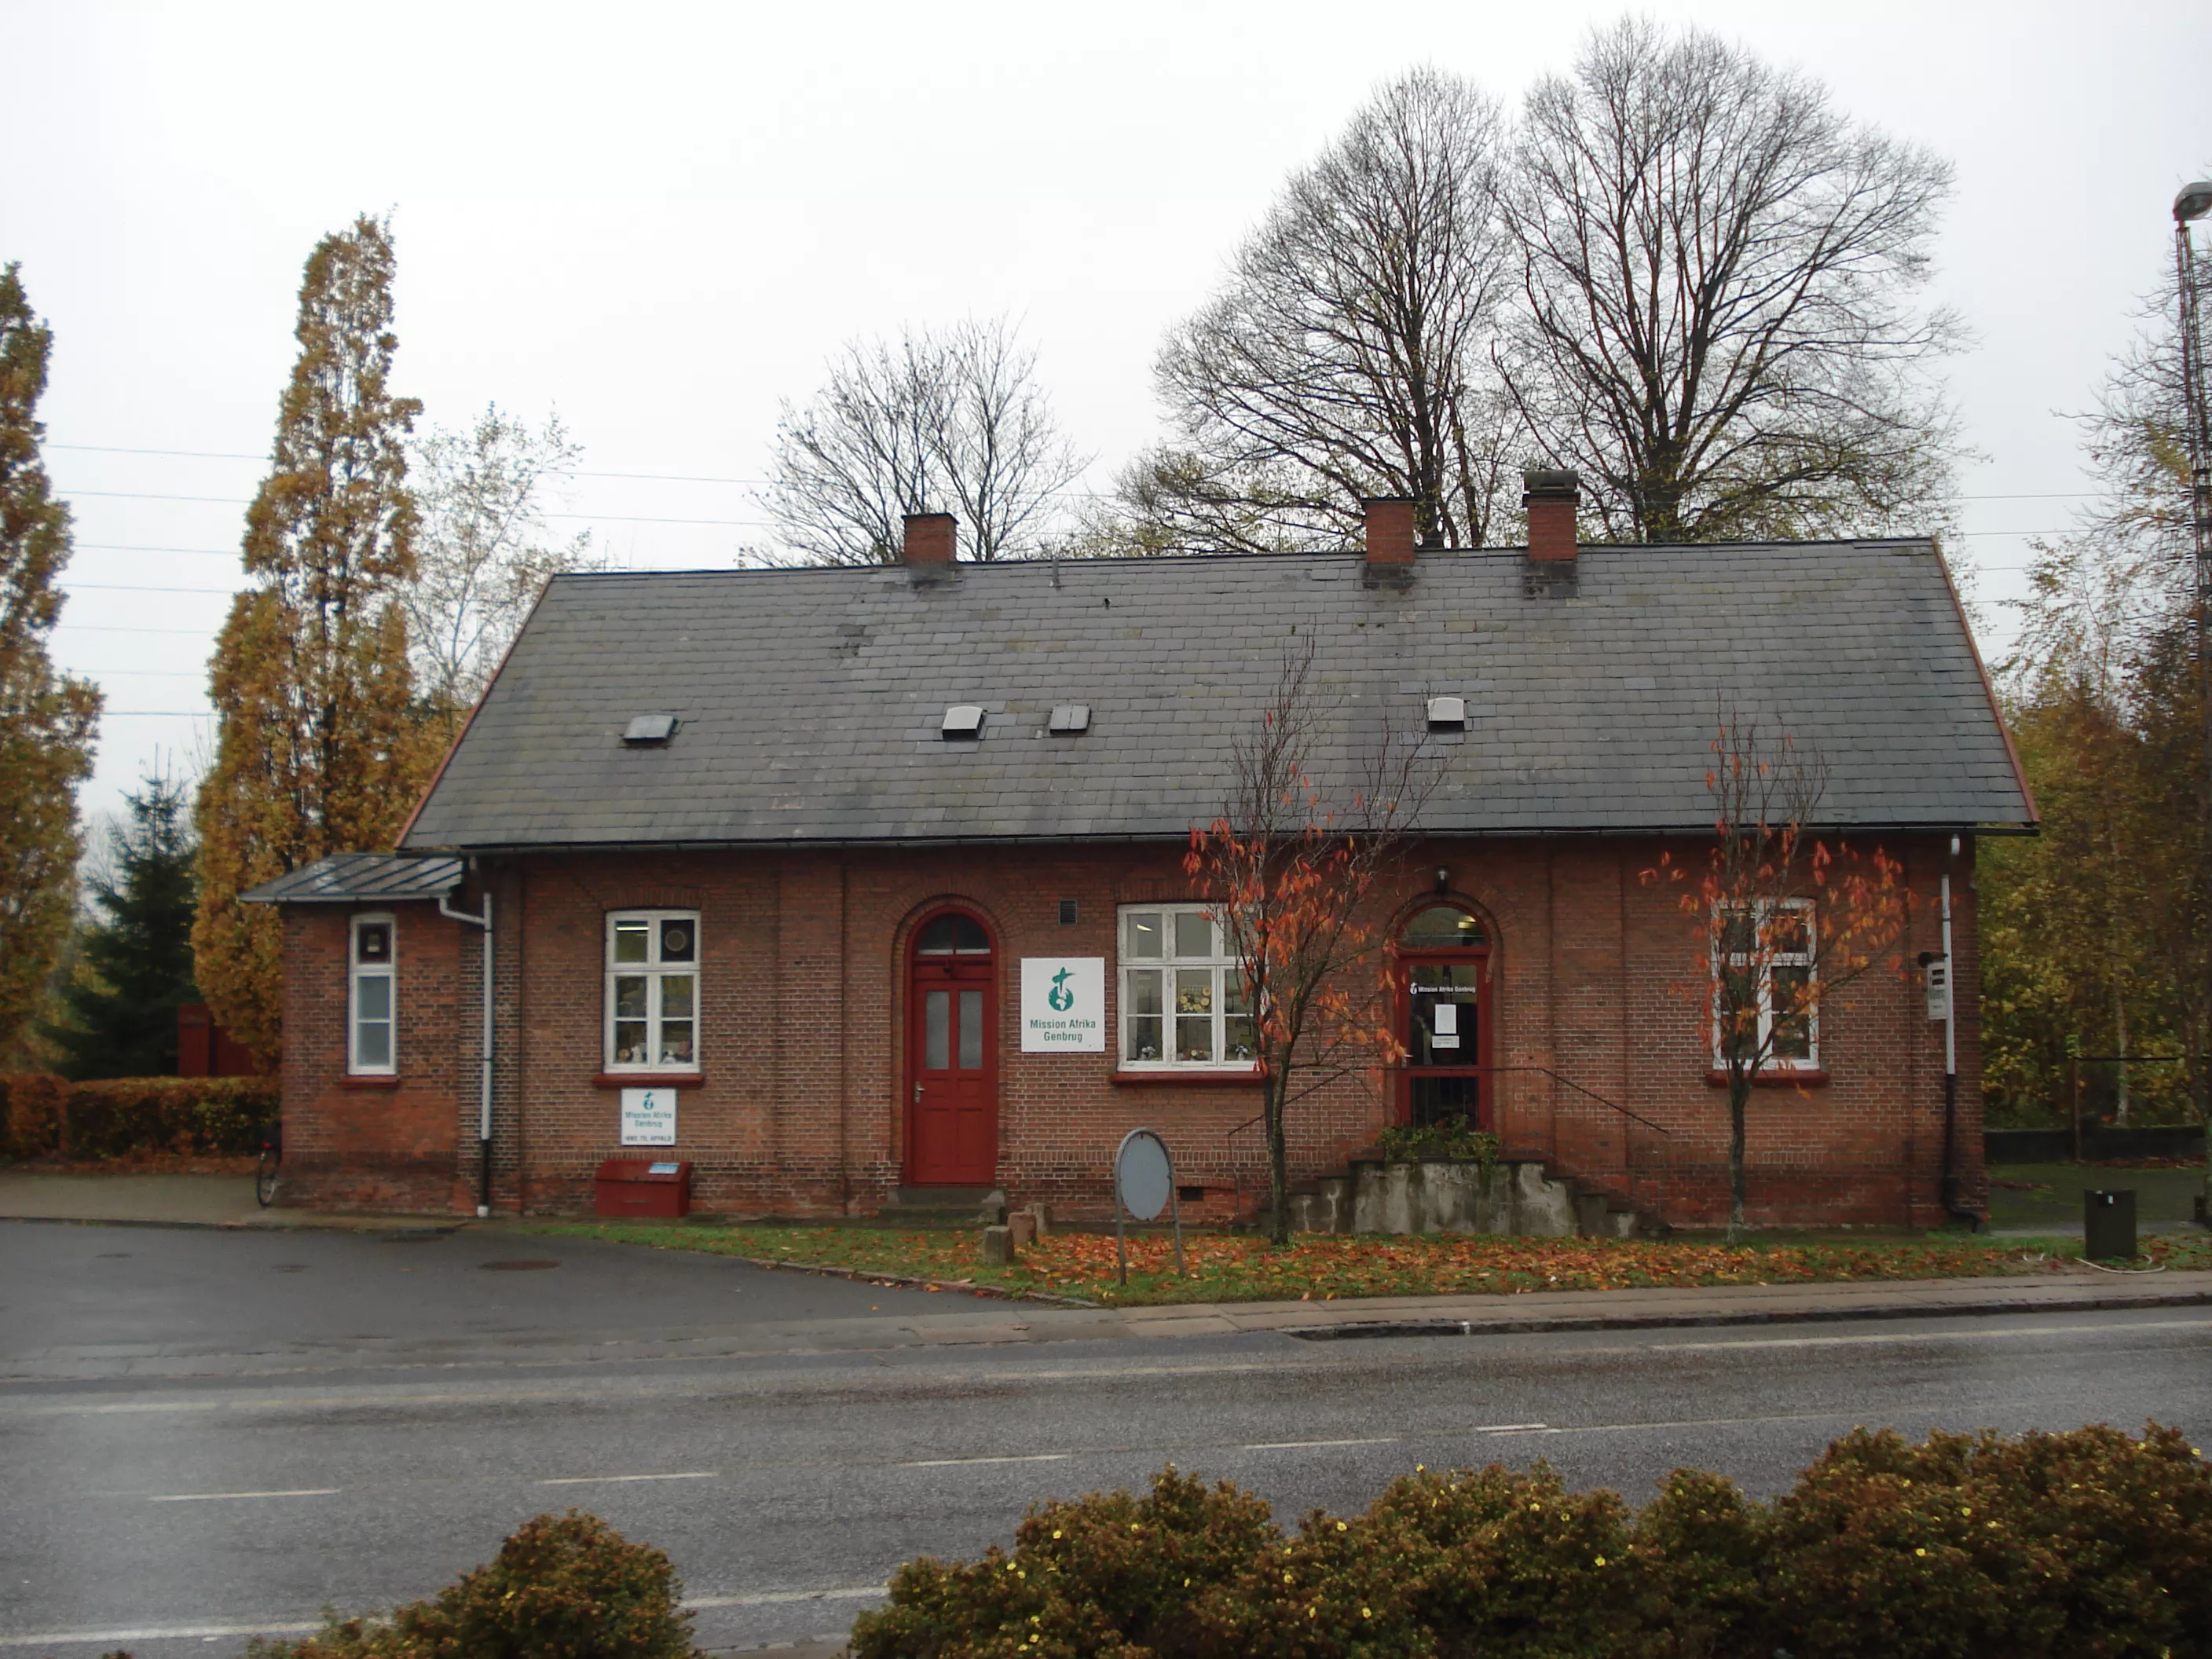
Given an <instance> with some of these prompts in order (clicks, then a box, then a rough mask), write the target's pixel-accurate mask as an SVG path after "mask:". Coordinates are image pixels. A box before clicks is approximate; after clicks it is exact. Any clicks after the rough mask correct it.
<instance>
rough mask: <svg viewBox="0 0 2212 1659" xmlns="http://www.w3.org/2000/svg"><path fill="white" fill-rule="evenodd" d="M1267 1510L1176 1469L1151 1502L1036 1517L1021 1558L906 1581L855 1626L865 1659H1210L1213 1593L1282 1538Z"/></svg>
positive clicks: (1036, 1513) (858, 1654)
mask: <svg viewBox="0 0 2212 1659" xmlns="http://www.w3.org/2000/svg"><path fill="white" fill-rule="evenodd" d="M1279 1536H1280V1534H1279V1533H1278V1532H1277V1531H1276V1529H1275V1527H1274V1525H1273V1522H1270V1521H1269V1520H1268V1518H1267V1504H1266V1503H1265V1502H1263V1501H1262V1500H1261V1499H1260V1498H1253V1497H1250V1496H1249V1495H1247V1494H1245V1493H1243V1492H1238V1491H1237V1489H1236V1488H1235V1487H1234V1486H1230V1485H1229V1484H1228V1483H1227V1482H1226V1481H1224V1482H1223V1483H1222V1484H1221V1485H1219V1486H1215V1487H1214V1488H1212V1490H1211V1491H1208V1490H1207V1489H1206V1486H1204V1485H1202V1484H1201V1483H1200V1482H1199V1481H1197V1480H1192V1479H1191V1478H1190V1477H1189V1476H1188V1475H1183V1474H1177V1473H1176V1470H1175V1469H1174V1468H1173V1467H1172V1466H1170V1468H1167V1469H1165V1470H1164V1471H1163V1472H1162V1473H1160V1474H1158V1475H1155V1476H1154V1477H1153V1478H1152V1492H1151V1493H1150V1494H1149V1495H1148V1496H1146V1497H1144V1498H1135V1497H1132V1496H1131V1495H1130V1494H1129V1493H1128V1492H1108V1493H1093V1494H1092V1495H1091V1497H1089V1498H1083V1499H1082V1500H1080V1501H1079V1502H1077V1503H1073V1504H1067V1503H1050V1504H1042V1505H1040V1506H1039V1507H1037V1508H1035V1509H1032V1510H1030V1512H1029V1514H1028V1515H1027V1516H1024V1519H1023V1521H1022V1523H1021V1525H1020V1526H1019V1527H1018V1528H1017V1529H1016V1531H1015V1534H1014V1550H1013V1553H1012V1554H1011V1555H1008V1554H1006V1553H1004V1552H1002V1551H1000V1549H998V1548H997V1547H995V1546H994V1547H992V1548H991V1549H989V1550H987V1551H986V1552H985V1553H984V1554H983V1558H982V1559H981V1560H979V1561H975V1562H972V1563H951V1564H947V1563H945V1562H941V1561H936V1560H933V1559H929V1558H928V1557H924V1558H922V1559H920V1560H917V1561H909V1562H908V1563H907V1565H904V1566H902V1567H901V1568H900V1569H899V1570H898V1571H897V1573H896V1575H894V1576H893V1577H892V1580H891V1591H890V1602H889V1604H888V1605H886V1606H885V1607H883V1608H882V1609H881V1610H880V1611H878V1612H874V1613H862V1614H861V1615H860V1618H859V1620H857V1621H855V1623H854V1626H853V1655H854V1659H935V1656H938V1655H939V1654H946V1655H951V1654H973V1655H978V1656H981V1655H990V1656H1008V1659H1010V1656H1013V1655H1017V1654H1020V1655H1041V1656H1051V1659H1091V1656H1097V1659H1139V1656H1145V1655H1152V1654H1159V1655H1169V1654H1173V1655H1178V1656H1187V1655H1193V1654H1195V1653H1197V1652H1199V1651H1200V1646H1199V1642H1200V1628H1199V1626H1200V1620H1201V1619H1202V1617H1203V1607H1204V1604H1205V1602H1206V1596H1207V1595H1208V1593H1209V1592H1211V1591H1212V1590H1214V1589H1217V1588H1218V1587H1219V1586H1221V1585H1223V1584H1225V1583H1227V1582H1228V1581H1230V1580H1231V1578H1233V1577H1236V1576H1237V1574H1239V1573H1240V1572H1243V1571H1245V1570H1246V1569H1247V1568H1248V1567H1249V1565H1250V1563H1251V1562H1252V1560H1253V1559H1254V1557H1255V1556H1256V1555H1257V1554H1258V1553H1260V1551H1261V1548H1262V1547H1264V1546H1266V1545H1267V1543H1269V1542H1270V1541H1274V1540H1276V1539H1278V1538H1279Z"/></svg>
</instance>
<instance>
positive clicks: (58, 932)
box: [0, 264, 100, 1052]
mask: <svg viewBox="0 0 2212 1659" xmlns="http://www.w3.org/2000/svg"><path fill="white" fill-rule="evenodd" d="M19 269H20V267H19V266H16V265H13V264H10V265H7V266H4V267H0V1052H5V1051H7V1050H9V1049H10V1048H13V1047H14V1046H15V1037H16V1036H17V1034H18V1033H19V1032H20V1031H21V1030H22V1029H23V1026H24V1024H25V1022H26V1021H27V1020H28V1019H29V1018H31V1017H32V1016H33V1014H35V1013H36V1012H38V1011H39V1008H40V1004H41V1003H42V1002H43V1001H44V1000H45V995H46V977H47V975H48V974H49V973H50V972H52V969H53V966H54V963H55V959H56V957H57V956H58V953H59V952H60V951H61V948H62V944H63V941H64V939H67V937H68V936H69V928H70V907H71V905H72V904H73V902H75V898H76V860H77V854H79V852H80V851H82V842H81V840H80V838H79V836H78V832H77V823H76V787H77V785H78V784H79V783H81V782H82V781H83V780H84V778H85V777H86V775H88V774H89V773H90V771H91V770H92V748H93V738H94V730H95V728H96V726H97V725H98V723H99V720H100V693H99V692H98V691H97V690H94V688H93V687H92V685H91V684H89V683H88V682H87V681H84V680H80V679H72V678H70V677H69V676H68V675H66V674H59V673H57V672H56V671H55V670H54V665H53V662H52V659H51V658H50V657H49V656H48V655H47V652H46V641H47V639H48V637H49V635H52V632H53V628H54V624H55V623H56V622H57V621H58V620H59V619H60V617H61V608H62V595H61V593H60V592H59V591H58V589H57V588H56V587H55V586H54V583H55V581H56V580H57V579H58V578H59V576H60V575H61V573H62V568H63V567H64V565H66V564H67V563H68V562H69V556H70V515H69V508H68V507H66V506H64V504H63V503H62V502H60V501H56V500H54V499H53V496H52V493H51V490H50V489H49V487H48V485H47V483H46V468H45V466H44V465H42V464H41V462H40V456H39V446H40V443H41V442H42V441H44V440H45V438H46V428H45V427H44V426H42V425H41V424H40V422H39V420H38V409H39V399H40V397H41V396H42V395H44V393H45V392H46V360H47V357H48V356H49V355H50V354H51V352H52V349H53V331H52V329H50V328H48V327H46V325H44V324H42V323H40V321H39V320H38V319H36V318H35V317H33V315H32V313H31V303H30V301H29V300H28V298H27V297H26V295H24V292H23V285H22V283H21V281H20V280H19V278H18V276H17V275H16V273H17V271H18V270H19Z"/></svg>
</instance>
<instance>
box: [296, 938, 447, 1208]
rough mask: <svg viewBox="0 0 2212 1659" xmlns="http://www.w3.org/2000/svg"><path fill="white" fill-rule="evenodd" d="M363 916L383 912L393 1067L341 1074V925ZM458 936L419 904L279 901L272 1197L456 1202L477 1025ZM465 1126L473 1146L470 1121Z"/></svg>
mask: <svg viewBox="0 0 2212 1659" xmlns="http://www.w3.org/2000/svg"><path fill="white" fill-rule="evenodd" d="M368 914H375V915H390V916H392V918H393V924H392V960H393V963H394V968H395V979H396V981H397V989H398V1005H397V1006H398V1024H397V1030H398V1043H397V1050H396V1055H397V1059H398V1076H397V1077H396V1078H391V1079H386V1078H377V1079H364V1078H349V1077H348V1076H347V1074H346V994H347V985H346V975H347V951H348V949H349V929H350V927H351V926H352V921H353V918H354V917H355V916H356V915H368ZM460 933H461V929H460V928H459V926H458V925H456V924H455V923H453V922H451V921H447V920H446V919H445V918H444V917H442V916H441V915H439V914H438V911H437V907H436V906H435V904H428V903H409V904H398V905H360V906H346V905H332V904H314V905H307V904H302V905H293V906H289V907H288V908H286V910H285V913H284V1178H283V1183H282V1185H281V1186H280V1188H278V1196H279V1201H280V1202H283V1203H285V1204H299V1205H306V1206H313V1207H319V1208H327V1209H359V1210H429V1211H441V1210H447V1209H451V1208H453V1207H455V1206H456V1202H457V1184H458V1171H459V1164H458V1154H459V1148H460V1146H461V1142H460V1140H459V1135H458V1133H457V1127H458V1112H459V1100H460V1098H461V1097H462V1096H463V1095H465V1094H466V1095H468V1096H469V1098H470V1099H471V1103H472V1102H473V1099H474V1096H473V1094H472V1092H471V1089H470V1084H471V1080H472V1079H473V1077H474V1073H473V1071H472V1069H471V1066H472V1062H473V1060H474V1058H475V1042H474V1036H473V1032H474V1029H475V1028H474V1026H473V1024H468V1025H464V1024H463V1019H462V1013H463V1008H462V1005H463V1001H464V996H465V991H466V990H467V989H468V988H469V987H471V985H472V981H467V980H465V978H464V975H463V974H462V971H461V970H462V961H461V957H462V951H461V946H462V945H463V943H464V941H463V940H462V939H461V938H460ZM468 1001H469V1006H470V1007H471V1009H473V1006H474V1000H473V998H472V997H470V998H468ZM464 1044H465V1046H464ZM475 1139H476V1137H475V1134H474V1133H473V1119H471V1133H470V1136H469V1144H470V1145H471V1146H473V1144H474V1142H475ZM469 1202H470V1203H471V1204H473V1202H474V1199H473V1198H472V1197H471V1198H470V1200H469Z"/></svg>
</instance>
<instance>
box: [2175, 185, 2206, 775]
mask: <svg viewBox="0 0 2212 1659" xmlns="http://www.w3.org/2000/svg"><path fill="white" fill-rule="evenodd" d="M2208 213H2212V179H2199V180H2198V181H2197V183H2195V184H2193V185H2187V186H2185V187H2184V189H2183V190H2182V191H2181V193H2180V194H2179V196H2177V197H2174V198H2173V260H2174V276H2175V278H2176V285H2177V287H2178V288H2179V291H2180V299H2181V393H2182V407H2183V410H2184V411H2185V413H2184V419H2185V421H2186V422H2187V424H2188V428H2189V430H2188V434H2187V438H2188V446H2189V527H2190V532H2191V537H2192V538H2193V541H2194V544H2195V550H2196V555H2197V562H2196V577H2197V690H2199V691H2200V692H2201V693H2202V694H2203V701H2204V809H2205V812H2206V815H2207V817H2208V819H2212V638H2208V635H2207V629H2208V625H2212V407H2208V406H2207V398H2206V392H2205V377H2204V322H2203V316H2202V315H2201V314H2200V312H2199V307H2198V295H2197V251H2196V248H2195V246H2193V244H2192V241H2191V236H2190V234H2189V227H2190V225H2191V222H2193V221H2195V220H2198V219H2202V218H2203V217H2204V216H2205V215H2206V214H2208Z"/></svg>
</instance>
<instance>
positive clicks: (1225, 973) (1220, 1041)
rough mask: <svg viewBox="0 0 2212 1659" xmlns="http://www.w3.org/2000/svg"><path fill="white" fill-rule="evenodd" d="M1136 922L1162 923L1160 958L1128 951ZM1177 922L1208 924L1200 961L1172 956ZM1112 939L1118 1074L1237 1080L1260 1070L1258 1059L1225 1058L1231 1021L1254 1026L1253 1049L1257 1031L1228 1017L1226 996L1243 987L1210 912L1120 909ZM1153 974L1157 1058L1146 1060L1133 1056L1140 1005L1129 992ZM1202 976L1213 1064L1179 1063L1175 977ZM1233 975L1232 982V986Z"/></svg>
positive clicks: (1179, 907) (1197, 907)
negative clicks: (1157, 988) (1206, 983)
mask: <svg viewBox="0 0 2212 1659" xmlns="http://www.w3.org/2000/svg"><path fill="white" fill-rule="evenodd" d="M1138 916H1158V917H1159V918H1160V928H1161V946H1162V952H1163V953H1162V954H1161V955H1159V956H1157V957H1139V956H1137V955H1135V954H1134V953H1133V951H1131V949H1130V941H1131V939H1132V937H1133V935H1132V928H1133V925H1134V924H1133V918H1135V917H1138ZM1178 916H1203V917H1205V918H1206V922H1207V925H1208V927H1210V928H1211V929H1212V939H1211V941H1210V942H1211V944H1212V950H1211V951H1208V952H1207V954H1206V955H1205V956H1202V957H1199V956H1179V955H1177V954H1176V951H1175V948H1174V947H1175V942H1176V920H1175V919H1176V917H1178ZM1114 939H1115V964H1116V969H1117V971H1116V973H1115V1008H1116V1010H1117V1012H1118V1014H1119V1019H1118V1021H1117V1024H1118V1026H1119V1029H1118V1030H1116V1031H1115V1038H1114V1042H1115V1054H1117V1055H1119V1056H1120V1058H1119V1060H1117V1061H1116V1066H1117V1069H1119V1070H1121V1071H1124V1072H1170V1073H1200V1072H1204V1073H1224V1072H1226V1073H1231V1074H1232V1075H1236V1074H1241V1073H1248V1072H1252V1071H1255V1070H1256V1069H1257V1068H1258V1066H1259V1060H1258V1056H1257V1054H1255V1055H1254V1056H1253V1057H1252V1058H1250V1059H1242V1060H1239V1059H1229V1058H1225V1057H1224V1056H1225V1052H1226V1048H1227V1027H1228V1024H1229V1022H1230V1021H1231V1019H1232V1018H1237V1019H1253V1020H1254V1021H1255V1029H1254V1032H1253V1036H1254V1038H1255V1048H1256V1040H1257V1036H1258V1030H1257V1025H1256V1016H1255V1015H1232V1014H1231V1012H1230V1011H1229V1006H1228V1004H1229V997H1228V992H1229V990H1230V987H1231V985H1232V984H1235V983H1237V982H1239V981H1242V979H1243V973H1242V970H1241V968H1240V966H1239V964H1238V963H1237V959H1236V958H1235V957H1232V956H1230V955H1229V954H1228V953H1227V952H1228V940H1227V939H1226V937H1225V930H1224V929H1223V927H1222V926H1221V924H1220V923H1219V922H1218V921H1216V920H1214V911H1213V909H1212V907H1211V906H1208V905H1204V904H1124V905H1122V906H1121V907H1120V908H1119V910H1118V912H1117V914H1116V915H1115V919H1114ZM1154 972H1157V973H1159V974H1160V975H1163V977H1162V980H1161V981H1160V984H1161V997H1160V1013H1159V1018H1160V1021H1161V1026H1160V1034H1161V1041H1160V1044H1159V1048H1160V1052H1159V1054H1158V1057H1157V1058H1155V1059H1152V1060H1144V1059H1139V1058H1137V1057H1136V1055H1135V1054H1134V1052H1133V1051H1134V1049H1135V1048H1136V1046H1137V1021H1138V1019H1139V1018H1140V1016H1139V1012H1138V1007H1139V998H1138V996H1137V995H1136V994H1135V993H1134V992H1133V989H1132V986H1133V984H1135V983H1136V981H1137V980H1138V976H1139V975H1144V974H1147V973H1154ZM1200 972H1206V973H1209V974H1210V975H1211V977H1212V984H1211V986H1210V987H1209V992H1208V999H1207V1000H1208V1002H1209V1005H1210V1006H1209V1009H1208V1012H1209V1013H1210V1014H1211V1016H1212V1045H1211V1046H1212V1054H1214V1056H1215V1058H1213V1059H1212V1060H1178V1059H1176V1058H1175V1049H1176V1020H1177V1018H1179V1017H1180V1016H1178V1014H1177V1013H1176V1006H1175V1005H1176V989H1175V985H1176V980H1175V976H1176V974H1178V973H1183V974H1196V973H1200ZM1231 975H1234V976H1235V978H1234V979H1233V980H1232V978H1231Z"/></svg>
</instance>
